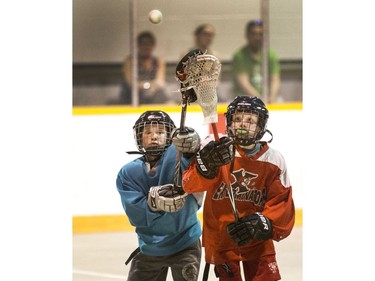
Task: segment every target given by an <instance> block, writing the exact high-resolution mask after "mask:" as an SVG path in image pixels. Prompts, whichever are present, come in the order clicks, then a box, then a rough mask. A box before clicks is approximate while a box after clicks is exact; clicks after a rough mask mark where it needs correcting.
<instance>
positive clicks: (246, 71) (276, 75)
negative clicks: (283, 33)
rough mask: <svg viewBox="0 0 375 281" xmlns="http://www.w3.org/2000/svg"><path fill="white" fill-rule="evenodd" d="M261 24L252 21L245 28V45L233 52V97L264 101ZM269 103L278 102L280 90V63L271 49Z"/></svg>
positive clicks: (257, 21) (260, 22) (259, 21)
mask: <svg viewBox="0 0 375 281" xmlns="http://www.w3.org/2000/svg"><path fill="white" fill-rule="evenodd" d="M262 38H263V23H262V21H261V20H252V21H250V22H249V23H248V24H247V26H246V39H247V45H245V46H243V47H242V48H241V49H239V50H238V51H237V52H235V54H234V56H233V61H232V71H233V74H234V85H233V91H234V95H235V96H241V95H248V96H255V97H259V98H262V99H264V97H263V93H262V88H263V77H262V76H263V73H262V40H263V39H262ZM268 59H269V62H268V63H269V66H268V68H269V79H270V87H269V100H268V101H269V103H274V102H276V101H278V98H279V97H278V95H279V90H280V62H279V60H278V57H277V55H276V53H275V51H273V50H272V49H270V50H269V58H268Z"/></svg>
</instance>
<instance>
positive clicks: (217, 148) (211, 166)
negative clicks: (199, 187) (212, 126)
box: [196, 137, 234, 179]
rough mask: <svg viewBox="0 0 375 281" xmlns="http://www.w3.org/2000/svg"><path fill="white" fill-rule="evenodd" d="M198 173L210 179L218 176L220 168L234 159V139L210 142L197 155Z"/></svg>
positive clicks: (222, 138) (225, 138)
mask: <svg viewBox="0 0 375 281" xmlns="http://www.w3.org/2000/svg"><path fill="white" fill-rule="evenodd" d="M196 159H197V166H196V167H197V171H198V172H199V173H200V174H201V175H202V176H204V177H205V178H208V179H213V178H214V177H215V176H216V175H217V171H218V168H219V167H221V166H224V165H226V164H228V163H230V162H231V161H232V160H233V159H234V151H233V139H232V138H229V137H221V138H220V140H219V141H210V142H209V143H208V144H207V145H206V146H205V147H203V148H202V150H201V151H199V152H198V153H197V158H196Z"/></svg>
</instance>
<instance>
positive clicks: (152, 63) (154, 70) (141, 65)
mask: <svg viewBox="0 0 375 281" xmlns="http://www.w3.org/2000/svg"><path fill="white" fill-rule="evenodd" d="M137 43H138V93H139V103H140V104H153V103H154V104H155V103H165V102H166V101H167V96H166V91H165V72H166V70H165V62H164V60H163V59H161V58H159V57H156V56H154V55H153V52H154V50H155V47H156V38H155V36H154V35H153V34H152V33H151V32H149V31H144V32H141V33H140V34H139V35H138V37H137ZM123 75H124V76H123V84H122V89H121V96H120V102H121V103H122V104H130V103H131V101H132V92H131V85H132V58H131V56H130V55H129V56H127V57H126V59H125V61H124V66H123Z"/></svg>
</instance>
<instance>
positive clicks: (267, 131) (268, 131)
mask: <svg viewBox="0 0 375 281" xmlns="http://www.w3.org/2000/svg"><path fill="white" fill-rule="evenodd" d="M266 133H269V134H270V135H271V139H270V140H269V141H267V143H271V142H272V140H273V135H272V133H271V131H270V130H268V129H266Z"/></svg>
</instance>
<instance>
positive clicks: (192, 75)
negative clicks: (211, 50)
mask: <svg viewBox="0 0 375 281" xmlns="http://www.w3.org/2000/svg"><path fill="white" fill-rule="evenodd" d="M184 65H185V69H184V74H185V75H184V79H183V81H181V80H180V82H181V83H182V85H183V87H185V88H186V89H191V88H193V89H194V91H195V94H196V95H197V102H198V104H199V105H200V107H201V108H202V111H203V116H204V124H209V123H217V122H218V116H217V93H216V87H217V85H218V82H219V76H220V71H221V64H220V61H219V60H218V59H217V58H216V57H215V56H213V55H208V54H202V55H197V56H192V57H190V58H189V59H188V60H187V61H186V62H185V63H184Z"/></svg>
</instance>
